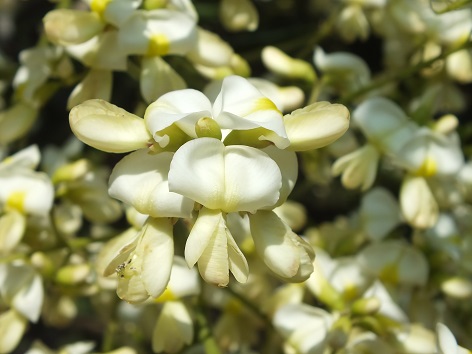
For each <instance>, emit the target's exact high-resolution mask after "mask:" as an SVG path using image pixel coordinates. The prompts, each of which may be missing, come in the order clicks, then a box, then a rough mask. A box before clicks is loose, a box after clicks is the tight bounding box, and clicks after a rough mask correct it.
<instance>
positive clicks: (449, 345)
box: [436, 322, 458, 354]
mask: <svg viewBox="0 0 472 354" xmlns="http://www.w3.org/2000/svg"><path fill="white" fill-rule="evenodd" d="M436 332H437V334H438V347H439V350H440V354H452V353H457V352H458V350H457V341H456V338H455V337H454V335H453V334H452V332H451V330H450V329H449V328H447V327H446V326H445V325H444V324H442V323H440V322H439V323H437V324H436Z"/></svg>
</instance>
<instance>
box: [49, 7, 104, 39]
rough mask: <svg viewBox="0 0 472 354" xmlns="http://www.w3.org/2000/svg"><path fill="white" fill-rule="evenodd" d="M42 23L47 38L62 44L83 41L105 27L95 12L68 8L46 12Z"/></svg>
mask: <svg viewBox="0 0 472 354" xmlns="http://www.w3.org/2000/svg"><path fill="white" fill-rule="evenodd" d="M43 23H44V29H45V31H46V35H47V37H48V39H49V40H50V41H51V42H53V43H54V44H58V45H64V46H67V45H74V44H80V43H84V42H86V41H88V40H89V39H91V38H92V37H94V36H95V35H97V34H98V33H99V32H100V31H101V30H102V29H103V28H104V27H105V23H103V22H102V21H101V20H100V17H99V16H98V15H97V14H96V13H94V12H86V11H77V10H70V9H58V10H53V11H50V12H48V13H47V14H46V16H44V19H43Z"/></svg>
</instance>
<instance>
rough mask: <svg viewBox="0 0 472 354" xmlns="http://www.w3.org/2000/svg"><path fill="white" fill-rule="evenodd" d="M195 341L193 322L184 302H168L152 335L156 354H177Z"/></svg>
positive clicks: (153, 348)
mask: <svg viewBox="0 0 472 354" xmlns="http://www.w3.org/2000/svg"><path fill="white" fill-rule="evenodd" d="M192 340H193V321H192V318H191V317H190V314H189V312H188V310H187V308H186V307H185V305H184V304H183V303H182V302H177V301H169V302H166V303H165V304H164V306H163V308H162V311H161V313H160V315H159V318H158V319H157V323H156V325H155V327H154V332H153V335H152V350H153V351H154V352H155V353H160V352H166V353H177V352H180V351H181V349H182V348H183V346H184V345H185V344H187V345H188V344H191V342H192Z"/></svg>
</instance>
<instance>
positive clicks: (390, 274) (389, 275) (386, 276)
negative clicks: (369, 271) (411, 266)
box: [379, 264, 399, 284]
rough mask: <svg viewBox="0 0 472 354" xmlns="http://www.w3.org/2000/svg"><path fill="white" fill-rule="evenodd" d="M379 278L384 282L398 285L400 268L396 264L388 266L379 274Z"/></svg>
mask: <svg viewBox="0 0 472 354" xmlns="http://www.w3.org/2000/svg"><path fill="white" fill-rule="evenodd" d="M379 278H380V279H381V280H382V281H385V282H388V283H392V284H397V283H398V278H399V275H398V267H397V266H396V264H388V265H386V266H385V267H384V268H383V269H382V271H381V272H380V274H379Z"/></svg>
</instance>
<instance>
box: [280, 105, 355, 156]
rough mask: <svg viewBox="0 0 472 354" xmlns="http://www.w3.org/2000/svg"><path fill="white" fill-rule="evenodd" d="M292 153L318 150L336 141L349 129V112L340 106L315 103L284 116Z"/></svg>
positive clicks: (289, 148)
mask: <svg viewBox="0 0 472 354" xmlns="http://www.w3.org/2000/svg"><path fill="white" fill-rule="evenodd" d="M284 124H285V131H286V132H287V137H288V139H289V140H290V146H289V147H288V148H287V149H288V150H292V151H306V150H312V149H318V148H321V147H323V146H326V145H328V144H331V143H332V142H333V141H335V140H336V139H338V138H339V137H340V136H341V135H343V134H344V133H345V132H346V130H347V129H348V128H349V111H348V109H347V108H346V107H345V106H343V105H342V104H331V103H329V102H317V103H313V104H311V105H309V106H307V107H304V108H300V109H297V110H295V111H293V112H292V113H290V114H287V115H285V116H284Z"/></svg>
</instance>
